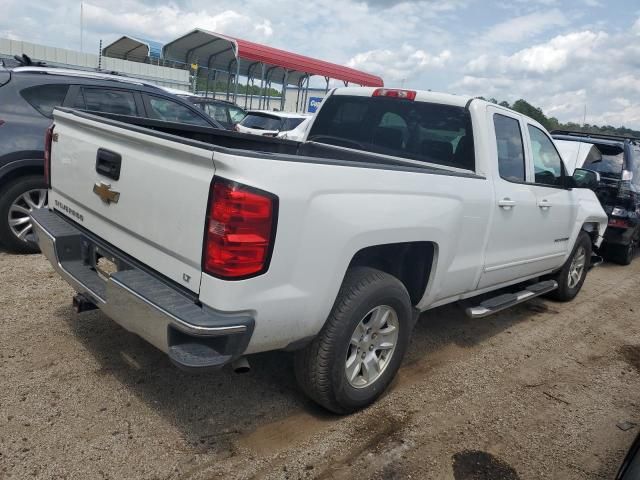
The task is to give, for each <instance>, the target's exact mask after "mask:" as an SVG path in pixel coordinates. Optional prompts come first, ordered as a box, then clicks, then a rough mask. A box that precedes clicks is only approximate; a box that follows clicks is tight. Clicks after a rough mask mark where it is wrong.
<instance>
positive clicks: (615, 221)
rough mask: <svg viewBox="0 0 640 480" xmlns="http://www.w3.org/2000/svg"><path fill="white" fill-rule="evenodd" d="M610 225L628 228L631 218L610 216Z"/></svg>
mask: <svg viewBox="0 0 640 480" xmlns="http://www.w3.org/2000/svg"><path fill="white" fill-rule="evenodd" d="M609 226H610V227H618V228H628V227H629V220H627V219H626V218H610V219H609Z"/></svg>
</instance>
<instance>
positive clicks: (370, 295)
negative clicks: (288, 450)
mask: <svg viewBox="0 0 640 480" xmlns="http://www.w3.org/2000/svg"><path fill="white" fill-rule="evenodd" d="M382 306H389V307H391V308H392V309H393V310H395V313H396V317H397V321H398V337H397V341H396V344H395V349H393V350H392V352H391V354H390V355H391V356H390V357H389V359H388V361H387V364H386V367H384V369H382V373H380V374H379V377H378V378H377V379H375V380H372V383H371V384H370V385H368V386H364V387H359V388H356V387H354V386H352V385H351V384H350V382H349V380H348V379H347V375H346V372H345V363H346V359H347V353H348V352H349V348H350V346H351V336H352V335H353V333H354V331H355V329H356V327H357V326H358V325H359V324H360V322H361V320H363V319H364V318H365V317H366V316H367V314H368V312H371V311H372V310H373V309H375V308H376V307H382ZM412 326H413V321H412V307H411V300H410V298H409V294H408V292H407V289H406V288H405V287H404V285H403V284H402V283H401V282H400V281H399V280H398V279H397V278H395V277H393V276H391V275H389V274H387V273H384V272H382V271H380V270H376V269H374V268H369V267H354V268H351V269H349V271H348V272H347V274H346V276H345V279H344V281H343V283H342V286H341V288H340V292H339V293H338V297H337V299H336V301H335V304H334V305H333V309H332V310H331V313H330V314H329V318H328V319H327V322H326V323H325V325H324V327H323V328H322V330H321V331H320V333H319V334H318V336H317V337H316V338H315V339H314V341H313V342H311V344H309V345H308V346H307V347H306V348H304V349H303V350H300V351H298V352H296V357H295V371H296V378H297V380H298V383H299V384H300V387H301V388H302V390H303V391H304V392H305V393H306V394H307V395H308V396H309V397H311V398H312V399H313V400H314V401H316V402H317V403H319V404H320V405H322V406H323V407H325V408H326V409H328V410H330V411H332V412H334V413H338V414H346V413H350V412H354V411H356V410H359V409H362V408H364V407H366V406H367V405H370V404H371V403H373V402H374V401H375V400H376V399H377V398H378V397H379V396H380V395H381V394H382V393H383V392H384V390H385V389H386V388H387V386H388V385H389V383H391V381H392V380H393V377H394V376H395V374H396V372H397V371H398V368H400V364H401V362H402V358H403V357H404V354H405V351H406V349H407V345H408V343H409V338H410V336H411V329H412ZM351 348H352V347H351Z"/></svg>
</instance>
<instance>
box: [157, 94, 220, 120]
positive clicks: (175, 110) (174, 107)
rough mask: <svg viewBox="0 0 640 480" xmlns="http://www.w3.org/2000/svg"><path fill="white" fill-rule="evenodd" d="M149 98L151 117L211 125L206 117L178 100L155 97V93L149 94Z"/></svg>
mask: <svg viewBox="0 0 640 480" xmlns="http://www.w3.org/2000/svg"><path fill="white" fill-rule="evenodd" d="M148 98H149V106H150V107H151V111H150V112H149V116H150V117H151V118H156V119H158V120H164V121H166V122H176V123H188V124H191V125H200V126H202V127H210V126H211V125H209V123H207V121H206V120H205V119H204V118H202V117H201V116H200V115H198V114H197V113H196V112H194V111H192V110H190V109H189V108H187V107H186V106H185V105H181V104H179V103H178V102H174V101H173V100H169V99H168V98H161V97H155V96H153V95H149V97H148Z"/></svg>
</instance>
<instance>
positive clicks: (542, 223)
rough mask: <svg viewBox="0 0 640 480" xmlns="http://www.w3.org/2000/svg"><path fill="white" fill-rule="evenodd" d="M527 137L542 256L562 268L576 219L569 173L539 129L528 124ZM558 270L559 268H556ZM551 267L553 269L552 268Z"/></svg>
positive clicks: (551, 143) (547, 138)
mask: <svg viewBox="0 0 640 480" xmlns="http://www.w3.org/2000/svg"><path fill="white" fill-rule="evenodd" d="M526 136H527V137H528V141H527V144H528V147H529V150H530V157H531V163H530V169H531V172H530V174H531V176H532V178H533V185H534V192H535V195H536V203H537V205H538V215H537V219H536V223H537V224H538V225H539V236H538V238H539V241H540V247H541V248H543V249H544V251H543V252H542V254H543V255H545V256H547V257H549V258H555V263H556V264H558V261H559V263H560V264H562V260H563V257H564V256H565V255H566V254H568V253H569V250H570V249H571V248H572V245H569V237H570V236H571V231H572V229H573V223H574V219H575V218H576V205H575V201H574V200H573V192H572V191H571V190H569V189H568V188H567V187H566V186H565V185H566V184H567V182H566V175H567V173H566V169H565V167H564V165H563V163H562V159H561V157H560V154H559V153H558V150H557V149H556V147H555V145H554V143H553V142H552V141H551V139H550V138H549V136H548V135H547V134H546V133H545V132H544V131H543V130H542V129H540V128H538V127H536V126H535V125H532V124H531V123H528V122H527V131H526ZM553 266H558V265H553ZM553 266H552V267H553Z"/></svg>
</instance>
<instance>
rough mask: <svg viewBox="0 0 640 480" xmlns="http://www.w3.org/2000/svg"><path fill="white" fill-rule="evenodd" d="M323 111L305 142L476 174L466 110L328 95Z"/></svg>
mask: <svg viewBox="0 0 640 480" xmlns="http://www.w3.org/2000/svg"><path fill="white" fill-rule="evenodd" d="M321 112H322V113H321V114H320V115H318V117H317V118H316V119H315V121H314V123H313V126H312V128H311V131H310V132H309V136H308V140H309V141H315V142H320V143H327V144H330V145H337V146H341V147H347V148H353V149H357V150H364V151H367V152H372V153H379V154H383V155H390V156H395V157H401V158H407V159H411V160H419V161H422V162H425V163H431V164H438V165H443V166H449V167H456V168H462V169H467V170H475V156H474V148H473V131H472V126H471V117H470V115H469V112H468V110H467V109H465V108H464V107H459V106H451V105H443V104H437V103H429V102H420V101H411V100H405V99H398V98H388V97H363V96H350V95H332V96H330V97H329V98H327V99H326V100H325V102H324V104H323V107H322V110H321Z"/></svg>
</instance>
